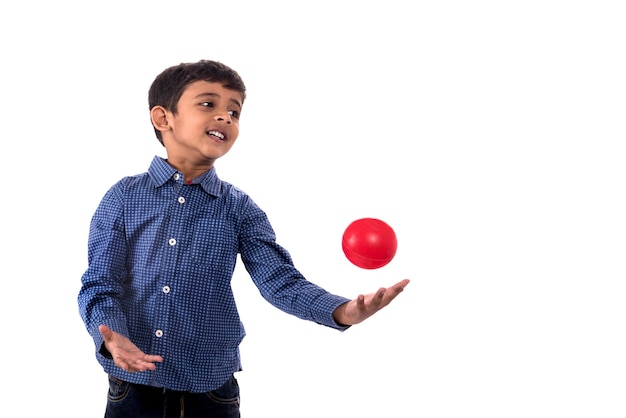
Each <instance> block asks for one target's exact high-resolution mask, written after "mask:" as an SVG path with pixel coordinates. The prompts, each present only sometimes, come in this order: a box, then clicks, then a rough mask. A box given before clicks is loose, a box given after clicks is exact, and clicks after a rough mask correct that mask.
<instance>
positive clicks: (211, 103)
mask: <svg viewBox="0 0 626 418" xmlns="http://www.w3.org/2000/svg"><path fill="white" fill-rule="evenodd" d="M200 106H204V107H213V102H202V103H200Z"/></svg>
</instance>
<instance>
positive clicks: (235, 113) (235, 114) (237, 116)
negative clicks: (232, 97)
mask: <svg viewBox="0 0 626 418" xmlns="http://www.w3.org/2000/svg"><path fill="white" fill-rule="evenodd" d="M228 114H229V115H230V116H232V117H233V118H236V119H239V111H238V110H229V111H228Z"/></svg>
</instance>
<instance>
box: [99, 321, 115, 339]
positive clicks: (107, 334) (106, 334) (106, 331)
mask: <svg viewBox="0 0 626 418" xmlns="http://www.w3.org/2000/svg"><path fill="white" fill-rule="evenodd" d="M98 331H100V334H101V335H102V337H103V338H104V339H105V341H108V340H110V339H111V338H112V337H113V331H112V330H111V328H109V327H107V326H106V325H100V326H99V327H98Z"/></svg>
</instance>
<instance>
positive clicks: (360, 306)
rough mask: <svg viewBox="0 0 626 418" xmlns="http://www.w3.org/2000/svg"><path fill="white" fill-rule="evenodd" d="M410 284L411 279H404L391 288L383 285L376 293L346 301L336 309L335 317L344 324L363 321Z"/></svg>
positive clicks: (387, 303)
mask: <svg viewBox="0 0 626 418" xmlns="http://www.w3.org/2000/svg"><path fill="white" fill-rule="evenodd" d="M408 284H409V279H404V280H402V281H401V282H398V283H396V284H395V285H393V286H391V287H389V288H384V287H381V288H380V289H378V291H377V292H375V293H370V294H368V295H359V296H358V297H357V298H356V299H354V300H351V301H350V302H346V303H344V304H343V305H340V306H339V307H338V308H337V309H335V312H333V318H335V321H337V323H339V324H343V325H355V324H358V323H360V322H363V321H365V320H366V319H367V318H369V317H370V316H372V315H374V314H375V313H376V312H378V311H380V310H381V309H382V308H384V307H385V306H387V305H389V303H390V302H391V301H392V300H394V299H395V298H396V296H398V295H399V294H400V293H401V292H402V291H403V290H404V288H405V287H406V285H408Z"/></svg>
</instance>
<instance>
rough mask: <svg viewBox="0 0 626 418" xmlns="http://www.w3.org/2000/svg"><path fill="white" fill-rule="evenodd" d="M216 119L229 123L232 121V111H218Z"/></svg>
mask: <svg viewBox="0 0 626 418" xmlns="http://www.w3.org/2000/svg"><path fill="white" fill-rule="evenodd" d="M215 120H217V121H219V122H226V123H227V124H229V125H230V124H231V123H232V118H231V117H230V113H228V112H220V113H218V114H217V115H215Z"/></svg>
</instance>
